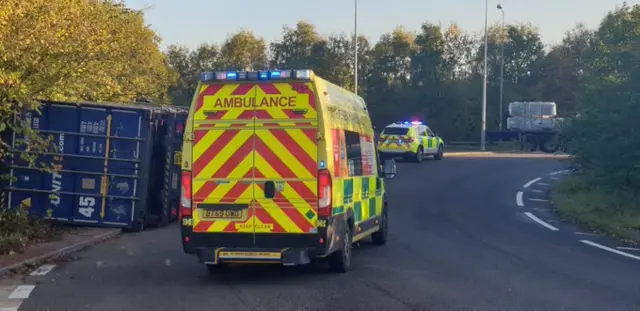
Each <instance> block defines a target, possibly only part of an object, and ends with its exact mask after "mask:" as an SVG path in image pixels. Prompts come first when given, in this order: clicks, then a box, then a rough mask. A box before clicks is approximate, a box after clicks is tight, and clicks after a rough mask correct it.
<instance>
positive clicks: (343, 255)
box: [329, 222, 353, 273]
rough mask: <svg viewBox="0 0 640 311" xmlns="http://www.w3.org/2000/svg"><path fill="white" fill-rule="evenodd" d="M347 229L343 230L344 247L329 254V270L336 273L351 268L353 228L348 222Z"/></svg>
mask: <svg viewBox="0 0 640 311" xmlns="http://www.w3.org/2000/svg"><path fill="white" fill-rule="evenodd" d="M345 226H346V230H343V233H342V237H341V240H342V241H343V244H342V247H341V248H340V249H339V250H337V251H335V252H334V253H333V254H331V255H329V270H331V272H334V273H345V272H347V271H349V270H350V269H351V248H352V242H351V241H353V236H352V233H353V229H352V226H351V225H350V224H349V223H348V222H347V223H346V224H345Z"/></svg>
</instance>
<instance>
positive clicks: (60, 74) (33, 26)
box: [0, 0, 174, 253]
mask: <svg viewBox="0 0 640 311" xmlns="http://www.w3.org/2000/svg"><path fill="white" fill-rule="evenodd" d="M159 42H160V38H159V37H158V36H157V35H156V34H155V32H154V31H152V30H151V29H150V28H149V27H147V26H146V25H145V23H144V16H143V14H142V13H141V12H140V11H135V10H130V9H128V8H126V7H125V6H124V5H123V4H119V3H115V2H111V1H91V2H85V1H77V0H56V1H46V0H30V1H20V0H3V1H0V158H1V159H2V164H4V163H8V162H9V159H10V158H11V157H14V159H17V160H19V161H20V160H22V161H20V162H22V163H21V165H28V166H31V167H32V168H38V169H43V170H47V171H54V170H55V168H54V167H51V165H50V164H49V163H42V162H40V156H41V154H42V152H44V151H48V150H50V144H49V138H48V137H45V136H41V135H40V133H38V132H37V131H35V130H33V129H31V126H30V124H28V123H27V121H26V120H24V119H23V113H24V112H25V110H37V109H38V107H39V102H38V101H39V100H42V99H46V100H61V101H82V100H89V101H112V102H132V101H135V100H141V99H144V100H151V101H153V102H157V103H164V102H166V101H167V100H168V98H167V96H166V95H167V90H168V87H169V86H170V85H171V84H172V83H173V82H174V81H172V79H173V77H174V76H172V75H171V73H170V71H169V70H168V67H167V64H166V60H165V58H164V55H163V54H162V53H161V51H160V49H159V47H158V44H159ZM13 134H15V137H18V138H20V139H15V141H13V139H12V137H13V136H14V135H13ZM14 148H15V149H18V150H20V151H21V152H16V150H14ZM1 166H3V165H0V177H2V178H4V179H7V178H8V177H9V176H7V175H6V174H4V175H3V173H5V171H4V169H5V167H1ZM1 213H2V215H0V228H2V229H3V230H2V231H5V230H7V229H6V228H9V231H11V234H6V232H0V253H1V252H4V251H7V250H8V249H16V248H20V247H21V246H23V243H24V241H26V240H28V238H27V237H29V236H31V234H32V232H30V229H29V226H28V224H29V222H28V221H27V218H26V217H27V213H26V212H24V210H23V209H14V210H9V211H8V210H2V211H1ZM42 228H43V227H39V230H38V232H40V233H39V234H40V235H41V234H42V233H45V234H46V233H47V232H46V231H43V230H42ZM7 248H8V249H7Z"/></svg>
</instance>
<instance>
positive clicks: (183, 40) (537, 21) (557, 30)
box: [125, 0, 640, 48]
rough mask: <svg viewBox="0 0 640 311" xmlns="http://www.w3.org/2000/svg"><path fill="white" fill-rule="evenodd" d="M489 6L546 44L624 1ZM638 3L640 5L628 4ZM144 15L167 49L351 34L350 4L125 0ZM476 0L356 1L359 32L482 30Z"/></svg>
mask: <svg viewBox="0 0 640 311" xmlns="http://www.w3.org/2000/svg"><path fill="white" fill-rule="evenodd" d="M500 1H501V2H498V1H493V0H490V1H489V24H491V23H495V22H499V21H500V20H501V13H500V11H499V10H497V9H496V5H497V4H498V3H501V4H502V6H503V7H504V9H505V20H506V22H507V23H513V22H531V23H532V24H534V25H536V26H538V27H539V29H540V33H541V34H542V39H543V41H544V43H545V44H552V43H557V42H560V40H562V37H563V35H564V32H565V31H567V30H569V29H571V28H572V27H573V26H575V24H576V23H578V22H583V23H585V24H586V25H587V26H588V27H590V28H595V27H597V26H598V23H599V22H600V20H601V18H602V17H603V16H604V14H605V13H606V12H607V11H609V10H612V9H614V8H615V6H616V5H621V4H622V2H623V1H622V0H532V1H523V0H500ZM627 2H628V3H629V4H640V0H629V1H627ZM125 3H126V4H127V5H128V6H130V7H132V8H135V9H143V8H146V10H145V16H146V20H147V23H149V24H151V25H152V28H153V29H155V30H156V31H157V32H158V33H159V35H160V36H161V37H162V38H163V47H164V46H166V45H167V44H173V43H177V44H184V45H187V46H188V47H191V48H193V47H196V46H197V45H198V44H200V43H202V42H215V43H221V42H223V41H224V40H225V39H226V38H227V37H228V36H229V35H230V34H232V33H234V32H236V31H238V30H240V29H242V28H245V29H248V30H251V31H253V32H254V33H255V34H256V35H259V36H261V37H264V38H265V39H266V40H268V41H273V40H278V39H279V38H280V34H281V32H282V26H283V25H289V26H294V25H295V23H296V22H297V21H298V20H306V21H309V22H311V23H313V24H315V25H316V27H317V29H318V31H319V32H320V33H322V34H325V35H326V34H331V33H340V32H345V33H352V32H353V26H354V6H353V3H354V1H353V0H321V1H313V0H270V1H265V0H226V1H222V0H181V1H178V0H125ZM484 3H485V2H484V1H482V0H445V1H435V0H359V10H358V11H359V20H358V32H359V33H360V34H363V35H366V36H367V37H368V38H369V40H371V41H373V42H375V41H377V39H378V38H379V37H380V35H382V34H383V33H386V32H389V31H391V30H393V29H394V28H395V27H396V26H398V25H403V26H405V27H406V28H407V29H410V30H417V29H419V27H420V25H421V24H422V23H423V22H424V21H429V22H432V23H438V22H439V23H441V24H442V25H448V24H450V23H452V22H455V23H457V24H458V25H460V26H461V27H462V28H463V29H464V30H466V31H470V32H481V31H482V30H483V27H484Z"/></svg>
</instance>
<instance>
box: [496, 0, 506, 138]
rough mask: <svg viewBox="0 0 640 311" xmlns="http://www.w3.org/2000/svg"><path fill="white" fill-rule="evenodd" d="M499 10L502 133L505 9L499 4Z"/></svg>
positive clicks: (501, 118)
mask: <svg viewBox="0 0 640 311" xmlns="http://www.w3.org/2000/svg"><path fill="white" fill-rule="evenodd" d="M497 8H498V10H500V12H502V38H501V39H502V40H500V131H502V122H503V120H504V118H503V117H502V113H503V111H504V110H503V109H502V99H503V98H504V40H505V38H504V9H503V8H502V5H500V4H498V7H497Z"/></svg>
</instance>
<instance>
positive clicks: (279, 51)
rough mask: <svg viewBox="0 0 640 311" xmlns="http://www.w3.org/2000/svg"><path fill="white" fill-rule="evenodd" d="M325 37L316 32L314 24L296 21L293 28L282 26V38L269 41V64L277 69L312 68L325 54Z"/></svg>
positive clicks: (317, 67)
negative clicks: (277, 40) (276, 40)
mask: <svg viewBox="0 0 640 311" xmlns="http://www.w3.org/2000/svg"><path fill="white" fill-rule="evenodd" d="M326 44H327V43H326V39H325V38H323V37H322V36H320V35H319V34H318V33H317V32H316V28H315V26H314V25H312V24H309V23H307V22H304V21H300V22H298V24H297V25H296V28H295V29H291V28H289V27H287V26H284V27H283V30H282V40H281V41H280V42H273V43H271V57H272V60H271V66H272V67H273V68H278V69H293V68H314V69H315V70H316V71H319V70H322V69H320V68H321V67H320V66H319V65H320V63H321V61H320V60H319V58H322V57H323V56H324V55H325V51H324V49H325V46H326Z"/></svg>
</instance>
